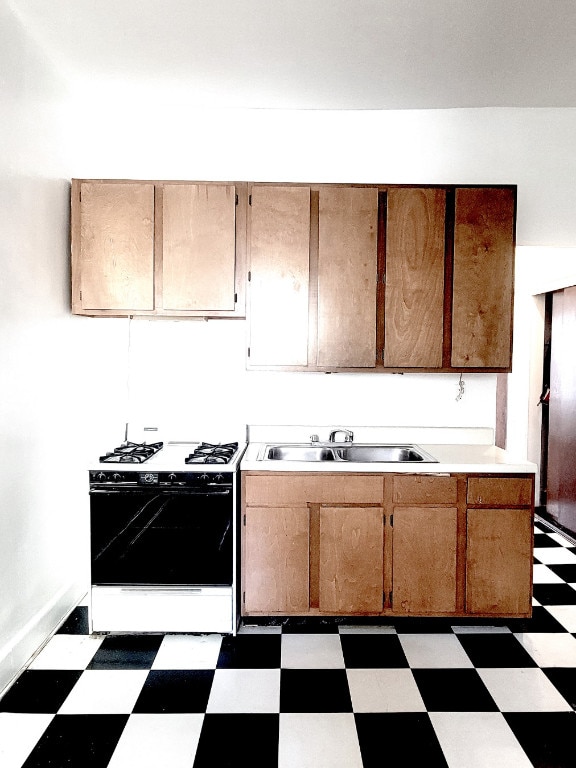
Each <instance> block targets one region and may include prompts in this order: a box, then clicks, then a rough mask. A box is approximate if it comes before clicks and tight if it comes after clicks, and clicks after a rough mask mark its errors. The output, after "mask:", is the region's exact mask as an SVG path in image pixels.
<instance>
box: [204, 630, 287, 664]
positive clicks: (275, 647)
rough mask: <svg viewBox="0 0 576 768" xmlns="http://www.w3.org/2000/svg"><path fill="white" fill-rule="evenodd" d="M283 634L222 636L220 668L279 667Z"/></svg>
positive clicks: (219, 658)
mask: <svg viewBox="0 0 576 768" xmlns="http://www.w3.org/2000/svg"><path fill="white" fill-rule="evenodd" d="M281 643H282V635H280V634H278V635H265V634H263V635H258V634H256V635H252V634H248V635H236V636H235V637H233V636H232V635H227V636H226V637H223V638H222V645H221V646H220V655H219V657H218V664H217V667H218V669H277V668H278V667H279V666H280V656H281Z"/></svg>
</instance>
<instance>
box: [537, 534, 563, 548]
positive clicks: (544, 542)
mask: <svg viewBox="0 0 576 768" xmlns="http://www.w3.org/2000/svg"><path fill="white" fill-rule="evenodd" d="M561 546H562V545H561V544H558V542H557V541H554V539H552V538H550V536H549V535H548V534H547V533H534V549H536V548H537V547H538V548H539V547H561Z"/></svg>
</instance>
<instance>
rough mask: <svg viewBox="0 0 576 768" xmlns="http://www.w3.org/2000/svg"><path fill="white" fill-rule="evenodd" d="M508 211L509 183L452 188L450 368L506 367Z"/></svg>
mask: <svg viewBox="0 0 576 768" xmlns="http://www.w3.org/2000/svg"><path fill="white" fill-rule="evenodd" d="M514 215H515V193H514V189H513V188H507V187H502V188H495V187H494V188H492V187H479V188H459V189H457V190H456V211H455V227H454V274H453V297H452V366H453V367H454V368H502V369H509V368H510V365H511V354H512V301H513V282H514Z"/></svg>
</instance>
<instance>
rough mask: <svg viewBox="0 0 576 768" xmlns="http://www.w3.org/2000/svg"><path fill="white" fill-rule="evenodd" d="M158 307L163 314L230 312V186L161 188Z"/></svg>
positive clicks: (232, 210) (232, 236) (232, 206)
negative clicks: (160, 302) (204, 311)
mask: <svg viewBox="0 0 576 768" xmlns="http://www.w3.org/2000/svg"><path fill="white" fill-rule="evenodd" d="M162 200H163V202H162V306H163V308H164V309H166V310H207V311H211V310H212V311H233V310H234V294H235V267H236V258H235V245H236V232H235V214H236V190H235V187H234V186H233V185H224V184H222V185H219V184H164V185H163V189H162Z"/></svg>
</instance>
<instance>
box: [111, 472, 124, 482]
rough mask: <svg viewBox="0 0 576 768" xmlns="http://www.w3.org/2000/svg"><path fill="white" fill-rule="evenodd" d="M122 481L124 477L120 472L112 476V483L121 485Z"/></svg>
mask: <svg viewBox="0 0 576 768" xmlns="http://www.w3.org/2000/svg"><path fill="white" fill-rule="evenodd" d="M120 480H122V475H121V474H120V473H119V472H114V474H113V475H112V481H113V482H114V483H119V482H120Z"/></svg>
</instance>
